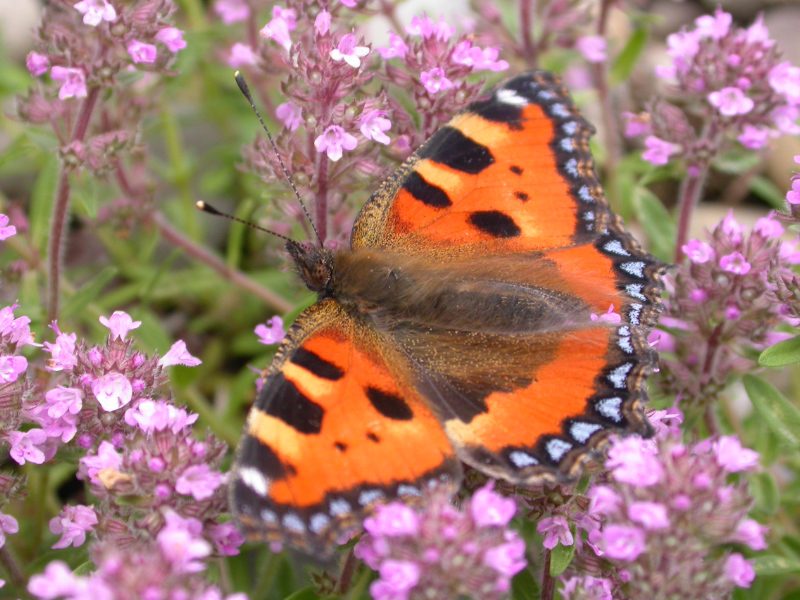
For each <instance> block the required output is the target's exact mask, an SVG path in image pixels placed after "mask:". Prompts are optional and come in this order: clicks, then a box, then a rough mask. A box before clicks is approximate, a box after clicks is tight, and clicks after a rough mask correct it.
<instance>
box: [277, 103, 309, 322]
mask: <svg viewBox="0 0 800 600" xmlns="http://www.w3.org/2000/svg"><path fill="white" fill-rule="evenodd" d="M275 116H276V117H278V118H279V119H280V120H281V121H283V125H284V126H285V127H287V128H288V129H289V131H294V130H296V129H297V128H298V127H300V125H302V124H303V111H302V110H301V108H300V107H299V106H297V105H295V104H293V103H292V102H284V103H283V104H279V105H278V107H277V108H276V109H275ZM281 325H282V323H281Z"/></svg>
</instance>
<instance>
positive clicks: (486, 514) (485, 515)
mask: <svg viewBox="0 0 800 600" xmlns="http://www.w3.org/2000/svg"><path fill="white" fill-rule="evenodd" d="M493 487H494V486H493V482H490V483H488V484H487V485H485V486H483V487H482V488H480V489H479V490H477V491H476V492H475V493H474V494H473V495H472V499H471V500H470V503H469V510H470V514H471V515H472V519H473V520H474V521H475V524H476V525H477V526H478V527H504V526H506V525H508V523H509V522H510V521H511V519H513V518H514V513H516V512H517V503H516V502H514V499H513V498H506V497H505V496H501V495H500V494H498V493H497V492H495V491H494V489H493Z"/></svg>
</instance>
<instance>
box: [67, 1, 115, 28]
mask: <svg viewBox="0 0 800 600" xmlns="http://www.w3.org/2000/svg"><path fill="white" fill-rule="evenodd" d="M74 7H75V10H77V11H78V12H79V13H81V14H82V15H83V22H84V23H85V24H86V25H91V26H92V27H96V26H97V25H99V24H100V22H101V21H108V22H112V21H115V20H116V19H117V11H116V10H115V9H114V7H113V6H112V5H111V4H110V3H109V2H108V1H107V0H81V2H78V3H77V4H75V5H74Z"/></svg>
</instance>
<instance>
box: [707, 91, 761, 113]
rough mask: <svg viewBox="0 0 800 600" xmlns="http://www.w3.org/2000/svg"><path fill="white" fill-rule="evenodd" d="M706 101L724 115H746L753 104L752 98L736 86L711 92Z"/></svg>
mask: <svg viewBox="0 0 800 600" xmlns="http://www.w3.org/2000/svg"><path fill="white" fill-rule="evenodd" d="M708 101H709V102H710V103H711V105H712V106H715V107H716V108H718V109H719V112H720V113H722V114H723V115H725V116H726V117H734V116H736V115H746V114H747V113H749V112H750V111H751V110H753V107H754V106H755V102H753V99H752V98H748V97H747V96H745V93H744V92H743V91H742V90H741V89H739V88H738V87H726V88H722V89H721V90H719V91H716V92H711V93H710V94H709V95H708Z"/></svg>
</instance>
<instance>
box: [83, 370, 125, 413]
mask: <svg viewBox="0 0 800 600" xmlns="http://www.w3.org/2000/svg"><path fill="white" fill-rule="evenodd" d="M92 394H94V397H95V398H97V401H98V402H99V403H100V406H102V407H103V410H105V411H108V412H111V411H114V410H117V409H119V408H122V407H123V406H125V405H126V404H128V403H129V402H130V401H131V399H132V398H133V387H132V386H131V382H130V381H129V380H128V378H127V377H125V375H123V374H122V373H115V372H111V373H106V374H105V375H103V376H102V377H98V378H97V379H95V380H94V381H92Z"/></svg>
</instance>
